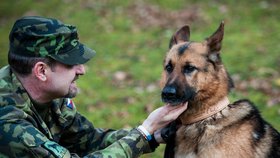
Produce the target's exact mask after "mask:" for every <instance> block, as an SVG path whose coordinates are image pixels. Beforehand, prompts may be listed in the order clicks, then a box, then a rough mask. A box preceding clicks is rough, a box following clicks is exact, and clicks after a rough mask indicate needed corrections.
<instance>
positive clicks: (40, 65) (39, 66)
mask: <svg viewBox="0 0 280 158" xmlns="http://www.w3.org/2000/svg"><path fill="white" fill-rule="evenodd" d="M47 68H48V65H47V64H46V63H44V62H41V61H40V62H37V63H36V64H35V65H34V67H33V69H32V71H33V73H34V75H35V76H36V78H37V79H39V80H41V81H46V80H47V75H46V72H47V71H48V70H47Z"/></svg>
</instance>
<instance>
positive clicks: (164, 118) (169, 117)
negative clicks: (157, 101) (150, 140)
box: [142, 103, 188, 134]
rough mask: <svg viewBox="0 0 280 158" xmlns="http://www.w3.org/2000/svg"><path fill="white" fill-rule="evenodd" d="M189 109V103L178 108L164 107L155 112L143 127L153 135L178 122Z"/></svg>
mask: <svg viewBox="0 0 280 158" xmlns="http://www.w3.org/2000/svg"><path fill="white" fill-rule="evenodd" d="M187 107H188V103H185V104H181V105H176V106H174V105H173V106H172V105H169V104H167V105H165V106H162V107H160V108H158V109H156V110H154V111H153V112H152V113H151V114H150V115H149V116H148V118H147V119H146V120H145V121H144V122H143V124H142V126H144V127H145V128H146V130H147V131H148V132H149V133H150V134H153V133H154V132H155V131H156V130H158V129H161V128H163V127H165V126H166V125H168V124H169V123H170V122H172V121H174V120H176V119H177V118H178V116H179V115H180V114H181V113H183V112H184V111H185V110H186V109H187Z"/></svg>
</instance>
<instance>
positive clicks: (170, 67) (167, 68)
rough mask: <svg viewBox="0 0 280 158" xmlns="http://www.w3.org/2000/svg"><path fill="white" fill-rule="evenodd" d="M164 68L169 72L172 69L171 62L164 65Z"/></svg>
mask: <svg viewBox="0 0 280 158" xmlns="http://www.w3.org/2000/svg"><path fill="white" fill-rule="evenodd" d="M165 70H166V71H167V72H168V73H171V72H172V71H173V67H172V65H171V64H168V65H166V66H165Z"/></svg>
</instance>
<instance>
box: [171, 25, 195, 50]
mask: <svg viewBox="0 0 280 158" xmlns="http://www.w3.org/2000/svg"><path fill="white" fill-rule="evenodd" d="M189 39H190V28H189V26H188V25H184V26H183V27H181V28H180V29H179V30H177V31H176V33H175V34H174V35H173V36H172V37H171V39H170V42H169V49H171V47H172V46H173V45H175V44H178V43H181V42H187V41H189Z"/></svg>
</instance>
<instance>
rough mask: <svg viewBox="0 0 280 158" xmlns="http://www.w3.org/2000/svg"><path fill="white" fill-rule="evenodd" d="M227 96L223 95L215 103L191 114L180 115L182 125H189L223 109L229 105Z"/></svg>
mask: <svg viewBox="0 0 280 158" xmlns="http://www.w3.org/2000/svg"><path fill="white" fill-rule="evenodd" d="M229 103H230V102H229V99H228V97H224V98H223V99H222V100H220V101H219V102H218V103H217V104H215V105H213V106H211V107H209V108H200V109H199V110H198V111H196V112H195V113H193V114H188V115H185V116H184V117H180V120H181V122H182V124H183V125H189V124H192V123H195V122H198V121H201V120H204V119H206V118H208V117H210V116H212V115H214V114H216V113H218V112H220V111H222V110H223V109H225V108H226V107H227V106H228V105H229Z"/></svg>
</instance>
